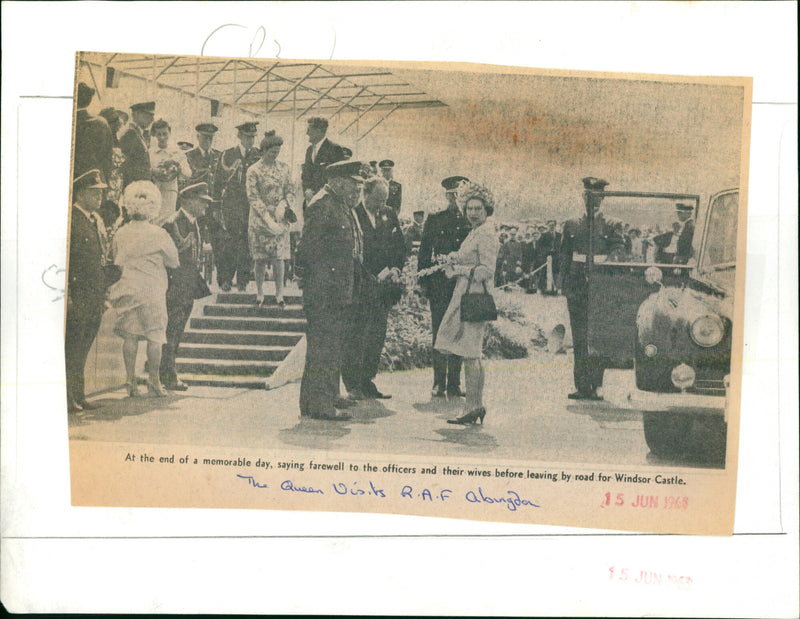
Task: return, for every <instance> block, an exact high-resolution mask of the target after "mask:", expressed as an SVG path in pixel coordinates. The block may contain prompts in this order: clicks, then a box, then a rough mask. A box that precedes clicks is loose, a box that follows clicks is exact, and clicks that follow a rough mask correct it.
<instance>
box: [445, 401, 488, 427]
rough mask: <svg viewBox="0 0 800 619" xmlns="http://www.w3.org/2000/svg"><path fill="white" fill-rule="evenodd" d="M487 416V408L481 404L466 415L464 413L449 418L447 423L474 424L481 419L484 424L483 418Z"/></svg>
mask: <svg viewBox="0 0 800 619" xmlns="http://www.w3.org/2000/svg"><path fill="white" fill-rule="evenodd" d="M484 417H486V409H485V408H484V407H483V406H481V407H480V408H476V409H474V410H471V411H470V412H468V413H467V414H466V415H462V416H461V417H458V418H456V419H448V420H447V423H453V424H461V425H465V426H466V425H474V424H475V423H476V422H477V421H478V420H480V422H481V425H483V418H484Z"/></svg>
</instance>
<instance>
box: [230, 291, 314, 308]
mask: <svg viewBox="0 0 800 619" xmlns="http://www.w3.org/2000/svg"><path fill="white" fill-rule="evenodd" d="M264 298H265V299H267V302H268V303H269V304H270V305H276V303H275V295H274V294H265V295H264ZM283 300H284V301H286V305H302V304H303V297H302V296H301V295H294V294H285V295H284V296H283ZM255 302H256V295H255V294H249V293H247V292H220V293H219V294H217V303H235V304H237V305H242V304H244V305H252V304H253V303H255Z"/></svg>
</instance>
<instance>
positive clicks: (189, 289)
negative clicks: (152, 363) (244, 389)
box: [160, 210, 211, 385]
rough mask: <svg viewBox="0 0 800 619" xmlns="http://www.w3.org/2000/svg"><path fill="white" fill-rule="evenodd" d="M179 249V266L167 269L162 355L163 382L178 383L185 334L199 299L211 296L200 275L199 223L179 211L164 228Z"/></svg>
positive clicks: (161, 372)
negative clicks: (177, 369) (177, 363)
mask: <svg viewBox="0 0 800 619" xmlns="http://www.w3.org/2000/svg"><path fill="white" fill-rule="evenodd" d="M164 229H165V230H166V231H167V232H169V235H170V236H171V237H172V241H173V243H175V247H177V248H178V258H179V263H180V264H179V266H178V268H177V269H167V274H168V276H169V286H168V287H167V343H166V344H164V346H163V347H162V351H161V368H160V370H161V371H160V374H161V382H163V383H165V384H167V385H168V384H170V383H174V382H175V381H176V380H177V378H178V376H177V374H176V372H175V357H176V355H177V352H178V347H179V346H180V343H181V338H182V337H183V331H184V329H185V328H186V323H187V321H188V320H189V316H190V315H191V314H192V306H193V305H194V300H195V299H202V298H203V297H207V296H208V295H210V294H211V291H210V290H209V289H208V286H207V285H206V282H205V281H204V280H203V277H202V275H200V270H199V260H200V248H201V245H200V232H199V226H198V224H197V222H192V221H190V220H189V218H188V217H187V216H186V213H184V212H183V210H178V211H177V212H176V213H175V214H174V215H173V216H172V217H170V219H169V221H167V223H165V224H164Z"/></svg>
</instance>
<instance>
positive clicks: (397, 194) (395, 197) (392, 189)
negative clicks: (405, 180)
mask: <svg viewBox="0 0 800 619" xmlns="http://www.w3.org/2000/svg"><path fill="white" fill-rule="evenodd" d="M402 203H403V186H402V185H401V184H400V183H398V182H397V181H389V197H388V198H386V206H388V207H390V208H392V209H394V212H395V213H399V212H400V205H401V204H402Z"/></svg>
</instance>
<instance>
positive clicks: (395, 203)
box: [378, 159, 403, 213]
mask: <svg viewBox="0 0 800 619" xmlns="http://www.w3.org/2000/svg"><path fill="white" fill-rule="evenodd" d="M378 167H379V168H380V169H381V174H383V178H385V179H386V180H387V181H388V182H389V197H388V198H387V200H386V206H389V207H391V208H393V209H394V212H395V213H400V205H401V204H402V203H403V186H402V185H401V184H400V183H398V182H397V181H395V180H394V161H392V160H391V159H384V160H383V161H381V162H380V163H379V164H378Z"/></svg>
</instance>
